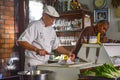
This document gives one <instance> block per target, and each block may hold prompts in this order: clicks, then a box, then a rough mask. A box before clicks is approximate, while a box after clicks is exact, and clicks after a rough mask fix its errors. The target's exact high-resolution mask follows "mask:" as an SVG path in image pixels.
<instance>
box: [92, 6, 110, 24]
mask: <svg viewBox="0 0 120 80" xmlns="http://www.w3.org/2000/svg"><path fill="white" fill-rule="evenodd" d="M100 20H107V21H108V22H110V9H108V8H107V9H95V10H94V22H95V23H96V22H98V21H100Z"/></svg>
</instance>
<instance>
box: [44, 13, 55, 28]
mask: <svg viewBox="0 0 120 80" xmlns="http://www.w3.org/2000/svg"><path fill="white" fill-rule="evenodd" d="M43 21H44V23H45V26H46V27H47V26H51V25H52V24H53V22H54V21H55V18H54V17H51V16H49V15H47V14H44V18H43Z"/></svg>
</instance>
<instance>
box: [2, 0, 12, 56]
mask: <svg viewBox="0 0 120 80" xmlns="http://www.w3.org/2000/svg"><path fill="white" fill-rule="evenodd" d="M13 47H14V0H0V58H8V57H10V54H11V53H12V49H13Z"/></svg>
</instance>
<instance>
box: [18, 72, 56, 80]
mask: <svg viewBox="0 0 120 80" xmlns="http://www.w3.org/2000/svg"><path fill="white" fill-rule="evenodd" d="M18 75H19V77H20V80H55V79H54V78H55V72H53V71H49V70H36V71H21V72H18Z"/></svg>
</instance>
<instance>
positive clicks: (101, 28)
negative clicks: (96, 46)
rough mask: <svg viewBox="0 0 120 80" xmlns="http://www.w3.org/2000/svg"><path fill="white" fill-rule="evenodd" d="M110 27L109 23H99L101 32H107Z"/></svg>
mask: <svg viewBox="0 0 120 80" xmlns="http://www.w3.org/2000/svg"><path fill="white" fill-rule="evenodd" d="M108 28H109V25H108V24H102V23H101V24H98V32H100V33H101V34H105V33H106V32H107V30H108Z"/></svg>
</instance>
